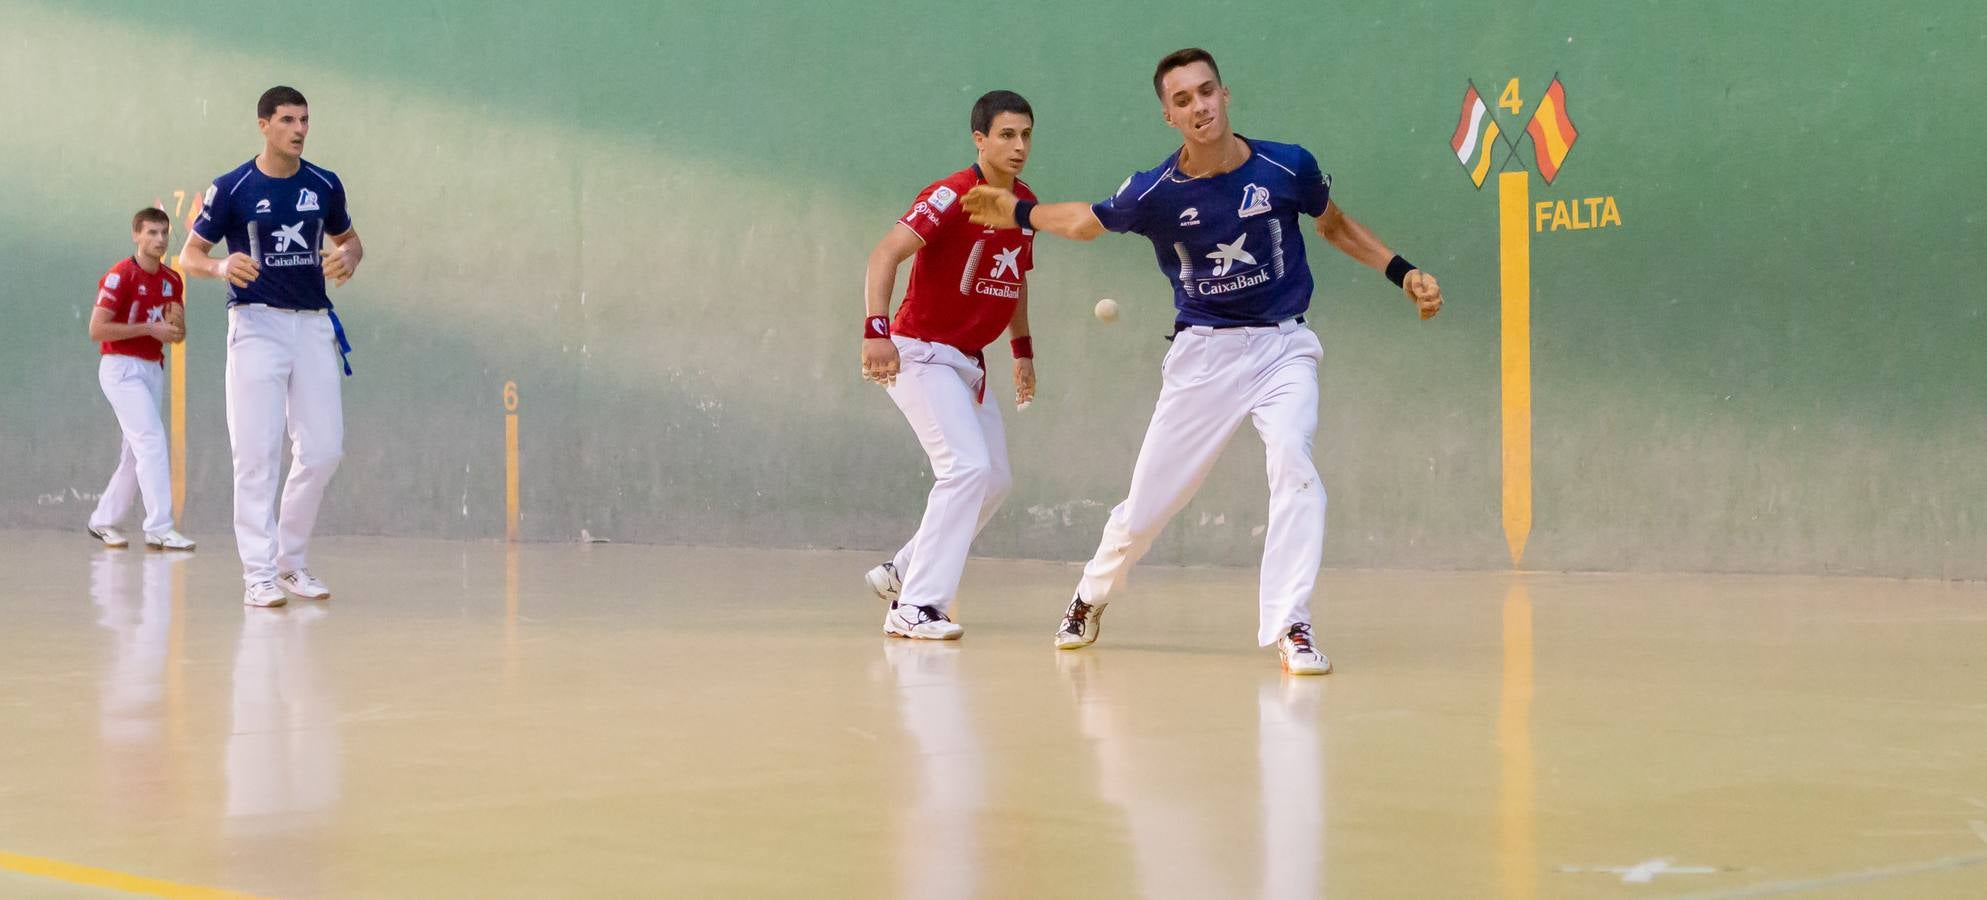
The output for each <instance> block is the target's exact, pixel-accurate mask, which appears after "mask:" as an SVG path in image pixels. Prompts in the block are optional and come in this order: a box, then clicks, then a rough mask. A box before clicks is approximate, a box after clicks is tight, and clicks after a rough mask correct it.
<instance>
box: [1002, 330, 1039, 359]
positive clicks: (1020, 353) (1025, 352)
mask: <svg viewBox="0 0 1987 900" xmlns="http://www.w3.org/2000/svg"><path fill="white" fill-rule="evenodd" d="M1007 345H1008V346H1009V347H1012V348H1013V349H1014V358H1015V359H1034V358H1035V340H1034V339H1033V338H1031V337H1028V336H1027V335H1022V336H1021V337H1018V338H1015V339H1014V340H1011V341H1008V342H1007Z"/></svg>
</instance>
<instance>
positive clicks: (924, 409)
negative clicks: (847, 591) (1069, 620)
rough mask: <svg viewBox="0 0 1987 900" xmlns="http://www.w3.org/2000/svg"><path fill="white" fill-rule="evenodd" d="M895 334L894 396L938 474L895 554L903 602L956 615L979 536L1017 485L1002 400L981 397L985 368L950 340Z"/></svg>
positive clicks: (907, 604) (934, 473)
mask: <svg viewBox="0 0 1987 900" xmlns="http://www.w3.org/2000/svg"><path fill="white" fill-rule="evenodd" d="M892 340H893V341H895V342H896V344H897V356H898V359H899V361H900V363H901V366H900V369H899V371H898V374H897V383H896V385H894V386H892V387H891V388H890V399H892V400H895V401H897V408H898V409H901V410H903V411H904V418H905V419H907V420H909V421H910V423H911V430H912V431H915V432H917V435H918V443H920V444H922V445H924V450H925V455H926V456H928V457H930V458H931V472H932V475H933V477H934V478H935V479H936V482H935V483H934V484H933V485H932V486H931V495H930V496H929V497H928V498H926V500H925V515H924V521H922V522H920V523H918V531H917V534H914V535H912V536H911V540H910V542H909V543H907V544H905V545H904V549H902V550H899V551H897V557H896V559H895V560H894V562H895V563H896V565H897V572H898V575H899V576H900V577H902V578H903V579H904V587H903V590H902V591H901V592H900V593H899V594H898V595H897V602H898V603H901V604H904V605H906V606H935V607H937V608H938V609H939V610H941V611H944V612H947V613H950V612H951V609H952V601H953V600H954V599H956V598H957V596H958V594H959V578H960V576H961V575H962V574H964V573H965V571H966V554H967V552H968V551H969V550H970V549H971V548H972V546H973V538H975V537H977V536H978V535H979V533H980V529H982V528H985V527H986V524H987V520H988V519H991V518H993V514H994V510H996V509H999V508H1000V502H1001V501H1002V500H1004V499H1006V497H1007V489H1008V488H1009V487H1011V486H1012V485H1013V483H1014V476H1013V474H1012V473H1010V472H1009V471H1008V467H1007V432H1006V431H1005V430H1004V429H1003V428H1002V426H1001V421H1000V405H999V404H998V403H997V402H990V403H980V402H977V399H976V398H977V397H978V396H979V393H980V386H981V385H982V384H984V383H985V380H986V373H985V372H982V371H981V370H980V367H979V365H977V364H975V363H974V362H973V360H972V359H971V358H970V357H968V356H967V355H966V354H965V353H963V352H960V350H959V349H958V348H957V347H953V346H950V345H947V344H933V343H927V342H925V341H920V340H915V339H913V338H907V337H903V336H901V335H899V336H897V337H895V338H892Z"/></svg>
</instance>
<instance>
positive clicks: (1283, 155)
mask: <svg viewBox="0 0 1987 900" xmlns="http://www.w3.org/2000/svg"><path fill="white" fill-rule="evenodd" d="M1249 147H1250V149H1252V150H1254V151H1255V152H1256V155H1258V156H1261V157H1262V158H1263V161H1264V162H1268V163H1271V164H1273V165H1275V166H1276V167H1277V168H1279V169H1282V170H1284V171H1286V172H1289V173H1290V174H1292V175H1295V174H1297V173H1299V172H1302V171H1304V170H1305V169H1307V168H1310V169H1315V168H1317V166H1318V158H1317V157H1316V156H1313V155H1311V151H1309V150H1306V149H1304V146H1303V145H1302V144H1286V143H1283V142H1281V141H1259V140H1256V139H1255V138H1249Z"/></svg>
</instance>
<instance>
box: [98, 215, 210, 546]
mask: <svg viewBox="0 0 1987 900" xmlns="http://www.w3.org/2000/svg"><path fill="white" fill-rule="evenodd" d="M170 230H172V220H171V219H169V218H167V217H166V214H165V211H164V210H160V209H156V208H152V207H147V208H145V209H141V210H139V211H138V214H137V215H135V216H132V217H131V243H132V244H133V246H134V247H135V248H136V250H137V252H136V253H133V254H132V255H131V256H129V257H126V258H125V259H123V260H120V261H119V262H118V264H117V265H114V266H111V267H110V271H109V272H106V273H104V276H103V279H102V280H101V281H99V282H97V304H96V309H95V310H93V311H91V313H90V339H91V340H94V341H98V342H99V350H100V351H101V352H102V354H103V359H102V361H100V362H99V363H98V364H97V382H98V383H99V384H101V385H102V386H103V395H104V397H105V398H107V399H109V400H110V408H111V411H113V412H115V413H116V414H117V425H118V428H119V429H120V430H122V431H123V432H124V449H123V452H122V453H121V454H120V455H119V457H118V463H117V472H116V473H115V474H112V475H111V476H110V484H109V485H108V486H106V487H105V488H104V489H103V496H102V497H101V498H100V499H98V501H97V508H96V511H95V512H93V513H91V514H90V534H91V535H92V536H94V537H96V539H97V540H100V541H102V542H103V543H104V546H107V547H124V546H127V545H129V543H130V541H129V540H127V539H126V538H125V537H124V535H122V534H119V533H118V531H117V529H116V528H115V527H114V526H115V525H116V524H117V520H119V519H121V518H123V517H124V513H125V512H126V511H127V510H129V509H130V508H131V500H132V495H133V494H139V495H142V496H143V497H144V498H145V525H144V532H145V545H146V546H148V547H151V548H152V549H154V550H191V549H193V542H192V541H189V540H187V539H186V537H185V536H184V535H182V534H180V533H179V532H178V531H175V530H173V523H172V469H171V467H170V462H171V461H170V458H169V457H168V455H167V450H166V428H165V425H164V424H163V423H162V422H161V421H160V419H159V400H160V398H161V397H163V396H165V390H166V376H165V358H166V355H165V346H164V343H162V342H171V343H175V344H177V343H179V342H180V341H182V340H184V339H185V338H186V327H185V325H184V322H185V321H186V319H185V317H184V315H183V313H184V311H185V307H184V305H183V304H184V302H185V299H186V283H185V282H183V281H181V280H180V278H179V273H177V272H174V271H173V270H171V269H168V268H166V266H165V260H164V257H165V253H166V233H167V232H168V231H170Z"/></svg>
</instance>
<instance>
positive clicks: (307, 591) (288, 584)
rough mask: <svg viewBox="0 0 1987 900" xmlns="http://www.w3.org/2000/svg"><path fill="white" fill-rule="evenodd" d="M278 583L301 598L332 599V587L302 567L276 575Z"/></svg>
mask: <svg viewBox="0 0 1987 900" xmlns="http://www.w3.org/2000/svg"><path fill="white" fill-rule="evenodd" d="M276 583H277V584H280V585H282V586H283V590H286V591H289V592H290V593H291V594H294V595H296V597H297V599H299V600H329V599H331V589H330V588H328V587H325V586H324V582H322V581H319V580H317V579H315V578H312V577H310V573H309V572H306V571H304V570H302V569H298V570H296V571H295V572H284V573H283V574H281V575H278V576H276Z"/></svg>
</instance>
